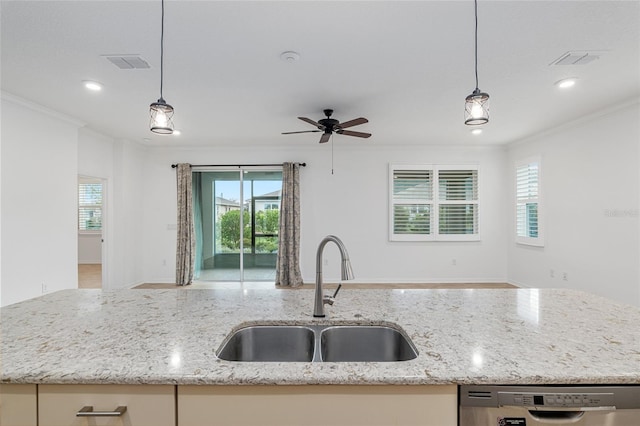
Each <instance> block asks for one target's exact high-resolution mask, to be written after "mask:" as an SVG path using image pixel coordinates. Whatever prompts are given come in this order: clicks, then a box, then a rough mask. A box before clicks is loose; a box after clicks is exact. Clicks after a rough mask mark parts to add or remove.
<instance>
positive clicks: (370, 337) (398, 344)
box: [320, 326, 418, 362]
mask: <svg viewBox="0 0 640 426" xmlns="http://www.w3.org/2000/svg"><path fill="white" fill-rule="evenodd" d="M320 348H321V356H322V360H323V361H325V362H349V361H351V362H367V361H369V362H393V361H408V360H410V359H415V358H416V357H417V356H418V353H417V352H416V350H415V348H414V347H413V344H412V343H410V341H409V338H408V337H407V336H405V335H404V334H403V333H401V332H400V331H398V330H396V329H394V328H391V327H383V326H333V327H327V328H325V329H324V330H322V332H321V334H320Z"/></svg>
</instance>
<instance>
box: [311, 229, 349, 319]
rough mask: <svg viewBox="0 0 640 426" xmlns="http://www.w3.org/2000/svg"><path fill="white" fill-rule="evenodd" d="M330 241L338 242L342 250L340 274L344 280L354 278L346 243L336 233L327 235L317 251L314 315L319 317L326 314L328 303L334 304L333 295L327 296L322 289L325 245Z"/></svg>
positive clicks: (339, 248)
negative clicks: (325, 309)
mask: <svg viewBox="0 0 640 426" xmlns="http://www.w3.org/2000/svg"><path fill="white" fill-rule="evenodd" d="M329 241H333V242H334V243H336V245H337V246H338V250H340V258H341V259H342V261H341V263H340V275H341V277H342V280H344V281H346V280H352V279H354V275H353V270H352V269H351V261H350V260H349V253H347V248H346V247H345V246H344V243H343V242H342V241H341V240H340V238H338V237H336V236H335V235H327V236H326V237H324V239H323V240H322V241H320V245H319V246H318V252H317V253H316V289H315V301H314V304H313V316H314V317H318V318H322V317H324V316H325V315H324V305H325V304H327V303H328V304H330V305H333V297H330V296H325V295H324V293H323V291H322V253H323V251H324V246H326V245H327V243H328V242H329ZM337 293H338V292H337V291H336V294H337ZM334 297H335V294H334Z"/></svg>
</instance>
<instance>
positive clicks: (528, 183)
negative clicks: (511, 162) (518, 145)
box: [516, 158, 543, 246]
mask: <svg viewBox="0 0 640 426" xmlns="http://www.w3.org/2000/svg"><path fill="white" fill-rule="evenodd" d="M541 231H542V230H541V226H540V159H539V158H534V159H529V160H527V161H522V162H518V163H516V241H517V242H519V243H522V244H529V245H538V246H542V245H543V240H542V232H541Z"/></svg>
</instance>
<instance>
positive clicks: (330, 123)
mask: <svg viewBox="0 0 640 426" xmlns="http://www.w3.org/2000/svg"><path fill="white" fill-rule="evenodd" d="M324 115H326V116H327V118H323V119H321V120H318V121H313V120H312V119H310V118H307V117H298V119H300V120H302V121H304V122H305V123H309V124H311V125H312V126H315V127H317V128H318V130H302V131H297V132H283V133H282V134H283V135H292V134H296V133H317V132H323V133H322V136H321V137H320V143H326V142H328V141H329V138H330V137H331V135H332V134H333V133H337V134H339V135H345V136H355V137H356V138H368V137H370V136H371V133H364V132H354V131H352V130H344V129H346V128H349V127H353V126H357V125H359V124H364V123H368V122H369V120H367V119H366V118H364V117H359V118H354V119H353V120H349V121H345V122H344V123H340V122H339V121H338V120H336V119H335V118H331V116H332V115H333V110H332V109H325V110H324Z"/></svg>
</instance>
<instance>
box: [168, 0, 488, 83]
mask: <svg viewBox="0 0 640 426" xmlns="http://www.w3.org/2000/svg"><path fill="white" fill-rule="evenodd" d="M163 1H164V0H163ZM473 3H474V5H475V19H476V26H475V68H476V90H478V0H474V1H473Z"/></svg>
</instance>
